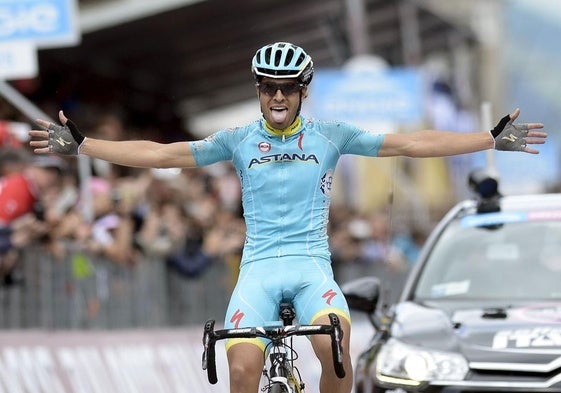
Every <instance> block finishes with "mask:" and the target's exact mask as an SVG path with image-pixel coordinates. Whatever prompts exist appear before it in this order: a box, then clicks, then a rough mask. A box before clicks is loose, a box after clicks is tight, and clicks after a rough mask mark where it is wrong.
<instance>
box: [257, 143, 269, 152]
mask: <svg viewBox="0 0 561 393" xmlns="http://www.w3.org/2000/svg"><path fill="white" fill-rule="evenodd" d="M257 147H259V150H260V151H261V152H263V153H268V152H270V151H271V144H270V143H269V142H259V144H258V145H257Z"/></svg>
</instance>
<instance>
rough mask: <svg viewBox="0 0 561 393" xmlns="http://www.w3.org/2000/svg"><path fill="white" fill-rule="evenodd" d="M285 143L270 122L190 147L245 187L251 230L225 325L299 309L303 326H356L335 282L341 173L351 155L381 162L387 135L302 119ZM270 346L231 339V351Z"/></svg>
mask: <svg viewBox="0 0 561 393" xmlns="http://www.w3.org/2000/svg"><path fill="white" fill-rule="evenodd" d="M298 120H300V123H301V125H300V127H299V130H293V129H292V128H291V127H289V129H288V130H287V134H288V136H286V135H285V136H279V133H278V132H276V131H275V130H270V129H268V128H267V127H266V123H265V121H264V120H259V121H255V122H253V123H251V124H249V125H247V126H245V127H240V128H234V129H228V130H222V131H219V132H217V133H215V134H213V135H211V136H209V137H208V138H206V139H204V140H202V141H196V142H190V146H191V150H192V152H193V155H194V158H195V161H196V163H197V165H199V166H203V165H209V164H212V163H215V162H218V161H224V160H231V161H232V163H233V165H234V167H235V168H236V171H237V174H238V176H239V178H240V181H241V185H242V204H243V210H244V217H245V223H246V227H247V229H246V241H245V245H244V249H243V255H242V262H241V267H240V275H239V277H238V282H237V284H236V288H235V289H234V292H233V294H232V297H231V299H230V303H229V305H228V310H227V313H226V317H225V321H224V326H225V327H226V328H232V327H248V326H262V325H263V324H267V323H268V322H270V321H271V320H273V319H275V318H277V317H278V310H279V304H280V303H281V302H286V301H288V302H292V304H293V305H294V308H295V310H296V315H297V318H298V321H299V322H300V323H301V324H310V323H314V321H316V320H317V319H318V318H319V317H322V316H325V315H327V314H328V313H330V312H335V313H336V314H338V315H339V316H341V317H343V318H346V319H347V320H349V321H350V317H349V310H348V306H347V303H346V301H345V298H344V296H343V295H342V293H341V290H340V289H339V287H338V285H337V283H336V282H335V280H334V279H333V272H332V269H331V265H330V253H329V246H328V243H327V221H328V214H329V204H330V201H331V195H330V194H331V183H332V178H333V173H334V172H335V166H336V164H337V161H338V159H339V157H341V155H343V154H359V155H365V156H376V155H378V151H379V150H380V146H381V145H382V142H383V136H382V135H374V134H369V133H367V132H365V131H362V130H360V129H359V128H356V127H355V126H352V125H349V124H346V123H341V122H325V121H317V120H312V119H303V118H301V119H297V122H296V123H295V124H296V126H297V125H298V123H299V121H298ZM239 342H250V343H252V344H255V345H258V346H259V347H260V348H265V342H264V340H260V339H250V340H247V339H236V340H228V343H227V346H228V347H230V346H231V345H234V344H236V343H239Z"/></svg>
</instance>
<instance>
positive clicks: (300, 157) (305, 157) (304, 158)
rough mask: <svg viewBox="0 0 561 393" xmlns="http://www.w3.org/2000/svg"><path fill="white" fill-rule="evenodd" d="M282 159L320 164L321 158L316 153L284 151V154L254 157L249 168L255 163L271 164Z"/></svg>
mask: <svg viewBox="0 0 561 393" xmlns="http://www.w3.org/2000/svg"><path fill="white" fill-rule="evenodd" d="M282 161H291V162H294V161H299V162H309V161H311V162H314V163H316V164H317V165H319V160H318V159H317V157H316V156H315V155H314V154H306V153H302V154H297V153H293V154H289V153H284V154H271V155H268V156H263V157H260V158H252V159H251V161H250V162H249V166H248V169H251V167H252V166H254V165H261V164H270V163H273V162H282Z"/></svg>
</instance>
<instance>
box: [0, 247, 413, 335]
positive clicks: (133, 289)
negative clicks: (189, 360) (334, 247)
mask: <svg viewBox="0 0 561 393" xmlns="http://www.w3.org/2000/svg"><path fill="white" fill-rule="evenodd" d="M73 248H75V247H73V245H71V244H70V245H68V247H67V249H68V251H69V252H68V253H67V255H66V256H65V257H64V258H63V259H61V260H59V259H56V258H54V257H53V256H52V255H51V254H50V253H48V252H47V251H46V250H45V249H44V248H43V247H41V246H39V245H37V246H33V247H29V248H27V249H26V250H24V251H23V253H22V256H21V259H20V260H19V262H18V263H19V266H18V269H19V272H20V274H21V276H22V277H23V279H24V281H23V283H21V284H18V285H14V286H0V329H58V330H64V329H80V330H92V329H131V328H163V327H174V326H177V327H179V326H190V325H201V324H202V323H204V321H205V320H207V319H209V318H213V319H216V320H218V321H220V320H221V319H222V318H223V316H224V315H225V312H226V307H227V304H228V300H229V297H230V293H231V290H232V288H233V284H234V282H235V278H236V277H235V274H236V272H237V267H236V262H235V261H234V262H233V263H224V262H222V261H221V262H214V263H212V264H211V265H210V267H209V268H208V269H207V270H206V271H204V272H203V273H202V274H201V275H200V276H198V277H195V278H193V277H185V276H182V275H180V274H179V273H177V272H176V271H175V270H173V269H172V268H170V267H169V266H167V264H166V263H165V262H164V261H163V260H160V259H149V258H144V259H141V260H140V261H138V263H137V264H136V265H134V266H128V267H127V266H120V265H118V264H116V263H114V262H112V261H109V260H105V259H102V258H99V257H96V256H93V255H89V254H87V253H83V252H81V251H79V250H76V251H73ZM334 272H335V278H336V280H337V281H338V282H339V283H344V282H346V281H349V280H352V279H354V278H358V277H364V276H366V275H376V276H378V277H379V278H380V279H381V280H382V282H383V284H384V287H385V288H387V289H390V290H391V292H390V293H389V297H390V298H391V300H395V299H396V298H397V295H398V294H399V291H400V289H401V287H402V286H403V283H404V280H405V277H406V274H407V272H401V273H396V272H393V271H391V270H389V269H387V268H386V267H384V266H381V265H379V266H376V265H364V264H348V265H347V264H345V265H344V266H334Z"/></svg>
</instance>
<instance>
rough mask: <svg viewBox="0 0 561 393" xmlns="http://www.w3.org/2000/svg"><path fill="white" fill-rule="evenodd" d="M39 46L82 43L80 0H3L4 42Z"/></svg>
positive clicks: (1, 38)
mask: <svg viewBox="0 0 561 393" xmlns="http://www.w3.org/2000/svg"><path fill="white" fill-rule="evenodd" d="M11 41H19V42H22V41H23V42H31V43H34V44H35V46H36V47H37V48H53V47H60V46H70V45H75V44H77V43H79V41H80V34H79V29H78V16H77V5H76V0H0V42H2V43H5V42H11Z"/></svg>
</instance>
